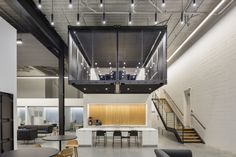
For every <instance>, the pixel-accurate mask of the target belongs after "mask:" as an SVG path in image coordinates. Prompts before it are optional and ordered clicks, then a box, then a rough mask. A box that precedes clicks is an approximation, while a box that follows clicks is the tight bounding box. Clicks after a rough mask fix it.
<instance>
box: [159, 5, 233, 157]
mask: <svg viewBox="0 0 236 157" xmlns="http://www.w3.org/2000/svg"><path fill="white" fill-rule="evenodd" d="M235 16H236V7H235V8H233V9H232V10H231V11H230V12H229V13H228V14H227V15H226V16H225V17H223V18H222V19H221V20H220V21H219V22H218V23H217V24H216V25H214V27H212V29H210V30H209V31H208V32H207V33H206V34H205V35H204V36H203V37H202V38H201V39H199V40H198V41H197V42H196V43H195V44H194V45H193V46H192V47H191V48H190V49H188V50H187V52H185V54H184V55H183V56H182V57H181V58H179V59H178V60H177V61H176V62H175V63H174V64H172V65H171V66H170V67H169V68H168V85H166V86H165V87H164V88H165V89H166V90H167V92H168V93H169V94H170V96H171V97H172V98H173V100H174V101H175V102H176V104H178V105H179V107H180V108H181V109H183V106H182V105H183V104H184V90H186V89H188V88H191V105H192V109H193V112H194V114H195V115H196V116H197V117H198V118H199V120H200V121H201V122H202V123H203V124H204V125H205V127H206V130H203V129H201V128H200V127H199V125H197V124H196V123H194V126H196V129H197V130H198V131H199V132H200V133H201V136H202V137H203V138H204V140H205V142H206V144H207V145H210V146H213V147H216V148H218V149H222V150H227V151H230V152H233V153H235V154H236V18H235Z"/></svg>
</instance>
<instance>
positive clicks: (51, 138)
mask: <svg viewBox="0 0 236 157" xmlns="http://www.w3.org/2000/svg"><path fill="white" fill-rule="evenodd" d="M76 138H77V137H76V136H74V135H55V136H47V137H44V138H43V140H45V141H59V150H60V151H61V142H62V141H68V140H74V139H76Z"/></svg>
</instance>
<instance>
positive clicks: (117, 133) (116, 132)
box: [112, 130, 122, 147]
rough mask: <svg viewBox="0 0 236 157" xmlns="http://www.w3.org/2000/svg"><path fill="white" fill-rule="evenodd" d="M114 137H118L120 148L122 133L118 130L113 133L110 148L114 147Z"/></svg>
mask: <svg viewBox="0 0 236 157" xmlns="http://www.w3.org/2000/svg"><path fill="white" fill-rule="evenodd" d="M115 137H120V146H121V147H122V133H121V131H120V130H116V131H114V132H113V140H112V146H113V147H114V140H115Z"/></svg>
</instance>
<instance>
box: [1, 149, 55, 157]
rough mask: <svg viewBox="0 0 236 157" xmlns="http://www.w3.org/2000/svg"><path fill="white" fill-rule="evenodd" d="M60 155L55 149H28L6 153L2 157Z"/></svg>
mask: <svg viewBox="0 0 236 157" xmlns="http://www.w3.org/2000/svg"><path fill="white" fill-rule="evenodd" d="M58 153H59V151H58V150H57V149H55V148H27V149H18V150H12V151H9V152H5V153H3V154H2V155H1V157H51V156H54V155H56V154H58Z"/></svg>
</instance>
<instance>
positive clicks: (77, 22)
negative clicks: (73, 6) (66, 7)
mask: <svg viewBox="0 0 236 157" xmlns="http://www.w3.org/2000/svg"><path fill="white" fill-rule="evenodd" d="M76 25H80V14H79V13H78V14H77V21H76Z"/></svg>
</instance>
